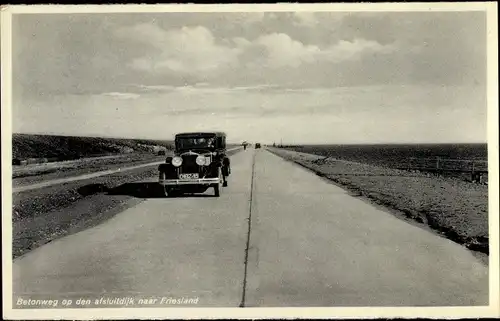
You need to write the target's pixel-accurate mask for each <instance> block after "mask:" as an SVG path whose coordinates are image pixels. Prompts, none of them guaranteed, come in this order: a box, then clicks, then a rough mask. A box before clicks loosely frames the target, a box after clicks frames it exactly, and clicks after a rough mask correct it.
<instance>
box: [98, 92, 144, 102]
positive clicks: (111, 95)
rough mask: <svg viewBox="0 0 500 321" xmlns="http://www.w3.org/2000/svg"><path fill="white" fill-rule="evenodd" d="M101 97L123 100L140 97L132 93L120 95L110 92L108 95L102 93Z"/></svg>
mask: <svg viewBox="0 0 500 321" xmlns="http://www.w3.org/2000/svg"><path fill="white" fill-rule="evenodd" d="M102 95H103V96H108V97H113V98H116V99H125V100H128V99H137V98H139V97H140V96H141V95H138V94H133V93H120V92H110V93H104V94H102Z"/></svg>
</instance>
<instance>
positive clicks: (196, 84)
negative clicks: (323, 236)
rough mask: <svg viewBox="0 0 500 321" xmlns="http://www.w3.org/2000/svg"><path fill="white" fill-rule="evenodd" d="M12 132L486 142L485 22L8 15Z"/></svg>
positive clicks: (421, 17)
mask: <svg viewBox="0 0 500 321" xmlns="http://www.w3.org/2000/svg"><path fill="white" fill-rule="evenodd" d="M12 21H13V29H12V32H13V66H12V67H13V131H14V132H22V133H50V134H64V135H90V136H109V137H130V138H152V139H171V138H172V136H173V135H174V134H175V133H178V132H184V131H202V130H222V131H225V132H226V133H227V134H228V140H230V141H234V142H237V141H241V140H248V141H255V142H257V141H261V142H263V143H272V142H273V141H276V142H279V141H281V140H283V142H284V143H335V144H336V143H339V144H350V143H446V142H486V113H487V107H486V97H487V96H486V15H485V13H484V12H252V13H245V12H236V13H174V12H169V13H93V14H88V13H86V14H83V13H81V14H16V15H14V16H13V19H12Z"/></svg>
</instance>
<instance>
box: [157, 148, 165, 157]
mask: <svg viewBox="0 0 500 321" xmlns="http://www.w3.org/2000/svg"><path fill="white" fill-rule="evenodd" d="M164 155H166V152H165V151H164V150H163V149H162V150H159V151H158V156H164Z"/></svg>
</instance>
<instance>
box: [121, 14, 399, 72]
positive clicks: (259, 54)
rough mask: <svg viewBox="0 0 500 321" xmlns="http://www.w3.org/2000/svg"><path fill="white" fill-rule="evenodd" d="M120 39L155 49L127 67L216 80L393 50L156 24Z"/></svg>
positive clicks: (125, 31) (130, 30) (123, 32)
mask: <svg viewBox="0 0 500 321" xmlns="http://www.w3.org/2000/svg"><path fill="white" fill-rule="evenodd" d="M116 34H117V36H118V37H125V38H128V39H130V40H132V41H136V42H137V43H141V44H147V45H149V46H150V47H152V48H155V49H157V51H156V52H155V51H153V52H152V53H148V54H147V55H145V56H141V57H137V58H134V59H133V60H132V61H130V62H129V63H128V65H129V66H130V67H131V68H132V69H135V70H138V71H142V72H149V73H176V74H178V75H183V74H185V75H194V76H195V77H200V78H203V77H205V78H208V79H210V78H214V77H215V76H219V75H221V74H223V73H225V72H238V71H241V72H243V71H246V70H245V68H247V69H248V68H252V69H253V68H259V69H262V68H268V69H270V70H272V69H276V68H286V67H290V68H298V67H300V66H302V65H304V64H311V63H322V62H333V63H339V62H342V61H344V60H350V59H356V57H358V56H359V54H360V53H363V52H370V53H374V52H378V53H382V54H383V53H387V52H390V50H391V48H392V47H391V46H389V45H387V46H383V45H381V44H379V43H377V42H376V41H367V40H364V39H355V40H354V41H352V42H350V41H340V42H338V43H337V44H334V45H331V46H328V47H324V48H320V47H319V46H316V45H306V44H303V43H302V42H300V41H298V40H295V39H292V38H291V37H290V36H289V35H287V34H285V33H271V34H264V35H261V36H259V37H257V38H256V39H254V40H248V39H246V38H244V37H235V38H232V39H221V40H220V41H219V42H217V41H216V38H215V37H214V35H213V34H212V32H211V31H210V30H208V29H207V28H205V27H202V26H195V27H183V28H180V29H172V30H163V29H162V28H160V27H157V26H155V25H153V24H140V25H136V26H133V27H129V28H124V29H121V30H119V31H118V32H117V33H116Z"/></svg>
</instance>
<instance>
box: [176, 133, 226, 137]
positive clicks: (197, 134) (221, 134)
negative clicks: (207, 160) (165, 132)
mask: <svg viewBox="0 0 500 321" xmlns="http://www.w3.org/2000/svg"><path fill="white" fill-rule="evenodd" d="M207 135H216V136H226V133H224V132H189V133H179V134H177V135H175V137H192V136H207Z"/></svg>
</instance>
